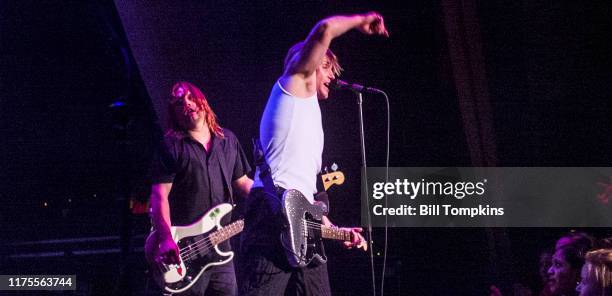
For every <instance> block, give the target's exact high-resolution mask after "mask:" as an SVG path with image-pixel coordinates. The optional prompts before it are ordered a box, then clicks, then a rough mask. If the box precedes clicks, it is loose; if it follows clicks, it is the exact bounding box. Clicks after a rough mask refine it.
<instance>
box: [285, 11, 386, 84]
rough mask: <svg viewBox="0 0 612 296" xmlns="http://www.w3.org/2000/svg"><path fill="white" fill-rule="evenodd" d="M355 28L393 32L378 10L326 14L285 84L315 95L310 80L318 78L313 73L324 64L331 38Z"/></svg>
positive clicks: (293, 61)
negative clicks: (344, 14) (336, 14)
mask: <svg viewBox="0 0 612 296" xmlns="http://www.w3.org/2000/svg"><path fill="white" fill-rule="evenodd" d="M352 29H357V30H359V31H360V32H362V33H364V34H367V35H373V34H376V35H383V36H389V33H388V32H387V29H386V28H385V25H384V20H383V18H382V16H381V15H379V14H378V13H375V12H370V13H366V14H355V15H350V16H332V17H329V18H326V19H324V20H322V21H320V22H319V23H317V24H316V25H315V27H314V28H313V29H312V30H311V31H310V34H309V35H308V37H306V40H305V41H304V46H303V47H302V49H301V51H300V52H299V53H298V54H296V55H295V56H294V57H293V58H292V59H291V61H290V62H289V65H288V66H287V68H286V69H285V73H284V74H283V77H282V78H281V83H282V84H283V87H285V88H286V89H287V90H288V91H289V92H291V93H292V94H295V95H298V96H300V95H301V94H304V96H309V95H312V94H313V93H314V88H313V87H312V82H311V81H309V80H313V79H314V77H313V74H314V73H315V70H316V69H317V67H318V66H319V65H320V64H321V62H322V60H323V57H324V56H325V53H326V52H327V49H328V48H329V45H330V44H331V41H332V40H333V39H334V38H336V37H338V36H340V35H342V34H344V33H346V32H348V31H349V30H352ZM311 88H312V89H311Z"/></svg>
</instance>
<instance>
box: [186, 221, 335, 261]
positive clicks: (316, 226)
mask: <svg viewBox="0 0 612 296" xmlns="http://www.w3.org/2000/svg"><path fill="white" fill-rule="evenodd" d="M302 221H304V222H305V226H306V228H305V229H304V230H305V232H304V235H308V229H313V230H321V227H322V226H325V225H324V224H321V223H317V222H312V221H309V220H306V219H302ZM226 227H227V226H226ZM222 229H225V228H221V229H220V230H218V231H221V230H222ZM330 229H334V228H333V227H330ZM344 234H346V232H345V233H343V235H344ZM211 246H213V243H212V242H211V241H210V238H209V237H204V238H202V239H200V240H198V241H196V242H194V243H192V244H189V246H187V247H184V248H181V249H179V256H180V257H181V258H183V257H184V256H188V258H189V259H191V258H192V256H193V255H194V254H195V253H196V252H199V251H201V250H203V249H205V248H209V247H211Z"/></svg>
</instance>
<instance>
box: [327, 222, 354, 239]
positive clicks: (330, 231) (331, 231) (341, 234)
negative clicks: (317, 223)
mask: <svg viewBox="0 0 612 296" xmlns="http://www.w3.org/2000/svg"><path fill="white" fill-rule="evenodd" d="M321 236H322V237H323V238H328V239H335V240H342V241H351V240H352V233H351V232H350V231H348V230H343V229H338V228H332V227H327V226H323V225H321Z"/></svg>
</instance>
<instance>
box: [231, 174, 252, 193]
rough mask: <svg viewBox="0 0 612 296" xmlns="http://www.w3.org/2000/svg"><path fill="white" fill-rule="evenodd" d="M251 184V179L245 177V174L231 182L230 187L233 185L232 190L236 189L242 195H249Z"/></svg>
mask: <svg viewBox="0 0 612 296" xmlns="http://www.w3.org/2000/svg"><path fill="white" fill-rule="evenodd" d="M252 186H253V180H251V178H249V177H247V175H244V176H242V177H240V178H238V179H236V180H234V181H233V182H232V187H234V190H236V191H237V192H238V193H239V194H240V196H242V197H247V196H249V192H250V191H251V187H252Z"/></svg>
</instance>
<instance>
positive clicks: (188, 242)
mask: <svg viewBox="0 0 612 296" xmlns="http://www.w3.org/2000/svg"><path fill="white" fill-rule="evenodd" d="M231 210H232V205H230V204H227V203H224V204H220V205H217V206H215V207H213V208H212V209H210V210H209V211H208V212H206V214H204V216H203V217H202V218H201V219H200V220H198V221H197V222H195V223H193V224H191V225H189V226H183V227H180V226H173V227H170V231H171V234H172V239H174V242H176V244H177V246H178V248H179V251H180V254H179V257H180V262H179V264H165V263H163V262H161V261H160V260H159V258H157V256H158V248H159V242H158V239H157V235H156V234H155V231H153V232H151V234H150V235H149V237H148V238H147V241H146V243H145V257H146V259H147V261H148V263H149V265H150V267H151V268H150V270H151V272H152V276H153V279H154V280H155V281H156V282H157V283H158V285H159V286H160V287H162V288H164V289H165V290H166V291H168V292H170V293H180V292H184V291H185V290H187V289H189V288H190V287H191V286H192V285H193V284H194V283H195V282H196V281H197V280H198V278H200V276H201V275H202V273H203V272H204V271H205V270H207V269H208V268H210V267H211V266H214V265H221V264H224V263H227V262H229V261H230V260H232V258H233V257H234V252H231V251H229V252H224V251H221V250H220V249H219V247H218V245H219V244H220V243H222V242H224V241H226V240H228V239H229V238H231V237H232V236H234V235H236V234H238V233H240V232H241V231H242V229H243V228H244V220H237V221H235V222H233V223H230V224H228V225H226V226H224V227H221V218H223V216H225V215H226V214H228V213H229V212H231Z"/></svg>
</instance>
